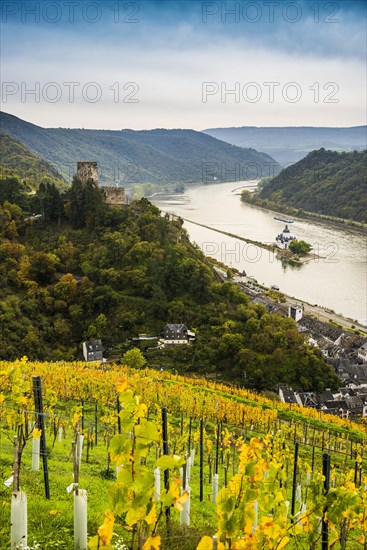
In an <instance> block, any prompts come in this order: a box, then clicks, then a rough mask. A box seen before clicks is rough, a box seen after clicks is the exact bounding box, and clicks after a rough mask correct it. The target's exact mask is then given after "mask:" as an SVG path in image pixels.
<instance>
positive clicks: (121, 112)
mask: <svg viewBox="0 0 367 550" xmlns="http://www.w3.org/2000/svg"><path fill="white" fill-rule="evenodd" d="M1 8H2V14H1V16H2V23H1V26H2V34H1V46H2V48H1V51H2V53H1V79H2V90H1V99H2V109H3V110H4V111H6V112H9V113H12V114H14V115H16V116H19V117H21V118H24V119H26V120H29V121H31V122H33V123H35V124H39V125H41V126H47V127H59V126H63V127H70V128H71V127H84V128H110V129H121V128H133V129H143V128H157V127H165V128H194V129H197V130H201V129H204V128H212V127H219V126H222V127H227V126H245V125H247V126H301V125H302V126H311V125H312V126H356V125H362V124H365V123H366V110H365V97H366V69H365V61H366V7H365V3H364V2H363V1H354V0H339V1H338V2H330V1H324V0H320V1H312V0H310V1H302V0H297V1H294V2H293V1H287V0H274V1H272V0H263V1H262V0H257V1H247V0H246V1H244V0H243V1H223V0H218V1H203V2H202V1H199V0H188V1H186V0H177V1H176V0H167V1H166V0H132V1H129V0H123V1H114V0H104V1H99V2H94V1H84V0H68V1H64V0H56V1H38V2H33V1H32V0H27V1H5V0H4V1H3V2H2V5H1Z"/></svg>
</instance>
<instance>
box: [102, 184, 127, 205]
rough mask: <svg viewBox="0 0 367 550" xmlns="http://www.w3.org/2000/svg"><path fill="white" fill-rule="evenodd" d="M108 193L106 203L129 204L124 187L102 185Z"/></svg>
mask: <svg viewBox="0 0 367 550" xmlns="http://www.w3.org/2000/svg"><path fill="white" fill-rule="evenodd" d="M101 189H103V191H104V192H105V194H106V203H107V204H110V205H112V206H121V205H123V204H127V197H126V195H125V189H124V188H123V187H102V188H101Z"/></svg>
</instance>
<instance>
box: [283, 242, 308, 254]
mask: <svg viewBox="0 0 367 550" xmlns="http://www.w3.org/2000/svg"><path fill="white" fill-rule="evenodd" d="M311 248H312V246H311V245H310V244H308V243H306V241H297V240H294V241H291V242H290V243H289V250H290V251H291V252H293V254H308V253H309V252H310V250H311Z"/></svg>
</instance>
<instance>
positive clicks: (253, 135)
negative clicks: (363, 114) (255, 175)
mask: <svg viewBox="0 0 367 550" xmlns="http://www.w3.org/2000/svg"><path fill="white" fill-rule="evenodd" d="M203 132H204V133H205V134H208V135H210V136H213V137H215V138H217V139H221V140H223V141H227V142H228V143H232V144H233V145H237V146H239V147H254V148H255V149H256V150H258V151H263V152H265V153H268V155H270V156H272V157H273V158H274V159H275V160H277V161H278V162H279V163H280V164H281V165H282V166H285V165H288V164H291V163H294V162H297V161H299V160H301V158H303V157H305V156H306V155H307V154H308V153H310V152H311V151H314V150H315V149H320V148H325V149H331V150H335V151H354V150H358V151H360V150H364V149H366V148H367V126H354V127H351V128H328V127H324V128H322V127H314V126H299V127H293V126H290V127H286V126H285V127H257V126H242V127H234V128H209V129H207V130H203Z"/></svg>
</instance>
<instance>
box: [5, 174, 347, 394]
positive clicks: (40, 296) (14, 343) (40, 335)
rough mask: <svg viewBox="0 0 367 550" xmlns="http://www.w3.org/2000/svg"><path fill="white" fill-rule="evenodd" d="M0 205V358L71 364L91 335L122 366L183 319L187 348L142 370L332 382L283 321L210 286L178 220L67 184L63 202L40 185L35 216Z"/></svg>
mask: <svg viewBox="0 0 367 550" xmlns="http://www.w3.org/2000/svg"><path fill="white" fill-rule="evenodd" d="M13 188H14V186H11V189H13ZM19 195H21V191H20V192H19ZM6 198H7V197H6V196H4V193H3V200H2V206H1V207H0V228H1V244H0V289H1V300H0V327H1V330H0V335H1V345H0V359H7V360H10V359H14V358H16V357H19V356H23V355H27V356H28V357H29V358H32V359H37V360H49V359H52V360H55V361H59V360H73V359H76V358H78V357H80V356H81V343H82V341H83V340H84V339H86V338H93V337H100V338H102V340H103V343H104V347H105V349H106V355H107V356H108V357H115V358H120V357H121V355H122V354H123V353H124V352H125V351H126V350H127V349H129V347H130V346H131V345H133V344H132V343H131V341H130V340H129V339H131V338H133V337H136V336H137V335H138V334H139V333H147V334H153V335H157V336H159V335H160V334H161V332H162V330H163V328H164V326H165V324H166V323H179V322H183V323H185V324H186V325H187V327H188V328H190V329H192V330H194V331H195V332H196V341H195V342H194V344H193V345H190V346H186V347H185V349H182V348H180V349H164V350H159V349H150V350H147V353H148V357H149V364H150V365H151V366H155V367H162V366H167V367H168V366H169V367H172V365H174V366H175V368H176V369H177V370H178V371H181V372H187V371H189V372H201V373H211V374H214V373H217V374H218V375H219V376H223V377H224V378H227V379H231V380H237V381H238V382H240V383H241V384H245V385H249V386H250V387H254V388H257V389H264V388H273V387H275V386H276V384H277V383H279V382H283V383H290V384H293V385H295V386H297V387H302V388H304V389H315V390H316V389H317V390H321V389H323V388H325V387H332V386H335V385H336V384H337V381H336V377H335V374H334V371H333V369H332V368H331V367H329V366H328V365H326V363H325V361H324V359H323V358H322V355H321V352H320V351H318V350H317V349H316V348H315V349H310V348H309V347H308V346H307V345H306V344H305V340H304V336H303V335H302V334H301V333H299V331H298V329H297V326H296V324H295V323H294V321H293V320H292V319H290V318H283V317H281V316H279V315H269V314H267V313H266V309H265V307H264V306H263V305H262V304H253V303H252V302H250V300H249V298H248V297H247V296H246V295H245V294H244V293H243V292H242V291H241V290H240V289H239V288H238V287H237V286H235V285H232V284H230V283H226V284H223V283H219V282H218V281H217V278H216V275H215V272H214V270H213V268H212V265H211V264H210V263H209V261H208V260H207V259H206V258H205V256H204V255H203V254H202V252H201V251H200V250H199V249H198V248H197V247H196V246H194V245H192V244H191V243H190V241H189V239H188V236H187V233H186V231H185V230H184V229H183V226H182V220H180V219H178V220H175V221H170V220H169V219H168V217H162V216H161V214H160V211H159V210H158V209H157V208H156V207H154V206H152V205H151V204H150V203H149V202H148V201H147V200H146V199H142V200H141V201H139V202H137V201H135V202H133V203H132V204H131V206H127V207H124V208H111V209H110V208H108V207H107V206H106V204H105V202H104V194H103V191H101V190H100V189H98V188H96V187H95V186H94V184H93V183H92V182H89V183H86V184H82V183H81V182H80V181H79V180H77V179H74V182H73V185H72V187H71V189H70V190H68V191H67V192H66V193H64V194H63V195H60V193H59V192H58V190H57V189H56V188H55V187H54V186H51V185H48V186H41V189H40V191H39V192H37V194H36V196H35V197H34V198H32V200H33V201H34V203H33V204H32V209H31V212H37V207H38V208H39V210H38V212H41V213H42V217H37V218H35V217H29V216H25V215H24V211H22V209H21V208H20V207H19V206H18V205H17V204H19V203H21V197H20V198H19V200H18V198H17V197H14V196H9V197H8V199H9V198H12V200H13V201H14V200H15V201H16V202H17V204H14V203H13V204H10V203H9V202H7V201H6ZM0 202H1V201H0ZM21 204H22V203H21ZM151 345H152V344H149V347H150V346H151Z"/></svg>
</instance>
